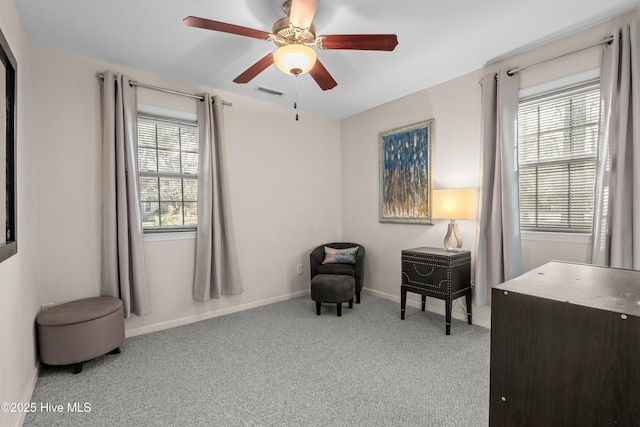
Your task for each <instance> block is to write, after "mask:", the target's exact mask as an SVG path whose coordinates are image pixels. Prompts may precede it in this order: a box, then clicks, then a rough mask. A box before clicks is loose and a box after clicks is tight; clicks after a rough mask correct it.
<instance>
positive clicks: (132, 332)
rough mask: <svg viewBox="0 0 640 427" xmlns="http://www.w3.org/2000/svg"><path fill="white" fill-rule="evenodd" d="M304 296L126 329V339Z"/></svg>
mask: <svg viewBox="0 0 640 427" xmlns="http://www.w3.org/2000/svg"><path fill="white" fill-rule="evenodd" d="M304 295H309V290H305V291H299V292H294V293H291V294H286V295H281V296H277V297H273V298H267V299H264V300H260V301H254V302H250V303H247V304H241V305H236V306H233V307H227V308H222V309H220V310H216V311H209V312H206V313H200V314H195V315H193V316H187V317H181V318H179V319H173V320H168V321H166V322H160V323H155V324H153V325H147V326H142V327H140V328H133V329H128V330H126V331H125V336H126V337H127V338H130V337H135V336H136V335H143V334H149V333H151V332H158V331H162V330H164V329H170V328H175V327H176V326H183V325H188V324H189V323H195V322H200V321H202V320H207V319H212V318H214V317H218V316H224V315H226V314H231V313H237V312H239V311H245V310H249V309H252V308H257V307H261V306H263V305H269V304H273V303H276V302H281V301H287V300H290V299H293V298H298V297H301V296H304Z"/></svg>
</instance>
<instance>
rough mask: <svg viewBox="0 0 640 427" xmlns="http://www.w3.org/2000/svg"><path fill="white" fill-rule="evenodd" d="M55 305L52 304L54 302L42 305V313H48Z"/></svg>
mask: <svg viewBox="0 0 640 427" xmlns="http://www.w3.org/2000/svg"><path fill="white" fill-rule="evenodd" d="M54 305H55V304H54V303H52V302H48V303H46V304H42V305H41V306H40V311H47V310H49V309H50V308H51V307H53V306H54Z"/></svg>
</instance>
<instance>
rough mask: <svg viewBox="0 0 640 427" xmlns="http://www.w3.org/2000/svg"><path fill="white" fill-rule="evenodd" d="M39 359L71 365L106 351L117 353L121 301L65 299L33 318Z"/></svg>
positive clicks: (76, 366)
mask: <svg viewBox="0 0 640 427" xmlns="http://www.w3.org/2000/svg"><path fill="white" fill-rule="evenodd" d="M36 324H37V331H38V346H39V354H40V360H41V361H42V362H43V363H46V364H47V365H73V373H74V374H77V373H79V372H81V371H82V362H86V361H87V360H91V359H95V358H96V357H98V356H102V355H104V354H107V353H111V354H117V353H120V345H121V344H122V343H123V342H124V314H123V308H122V301H121V300H120V299H118V298H113V297H94V298H86V299H81V300H76V301H71V302H67V303H64V304H60V305H57V306H55V307H52V308H50V309H49V310H46V311H43V312H41V313H39V314H38V316H37V317H36Z"/></svg>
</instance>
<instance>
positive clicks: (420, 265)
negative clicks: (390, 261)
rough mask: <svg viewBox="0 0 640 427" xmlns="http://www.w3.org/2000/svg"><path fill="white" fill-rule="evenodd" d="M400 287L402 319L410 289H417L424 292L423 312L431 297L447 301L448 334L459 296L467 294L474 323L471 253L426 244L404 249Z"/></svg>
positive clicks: (469, 315)
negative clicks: (453, 310) (452, 312)
mask: <svg viewBox="0 0 640 427" xmlns="http://www.w3.org/2000/svg"><path fill="white" fill-rule="evenodd" d="M400 290H401V303H400V318H401V319H402V320H404V312H405V307H406V305H407V292H414V293H417V294H420V295H422V311H424V310H425V305H426V299H427V297H428V296H429V297H432V298H438V299H442V300H444V301H445V313H446V333H447V335H450V334H451V307H452V305H453V304H452V303H453V300H455V299H457V298H460V297H462V296H464V297H465V299H466V303H467V320H468V322H469V324H471V252H469V251H460V252H458V251H447V250H445V249H440V248H426V247H422V248H415V249H406V250H403V251H402V285H401V286H400Z"/></svg>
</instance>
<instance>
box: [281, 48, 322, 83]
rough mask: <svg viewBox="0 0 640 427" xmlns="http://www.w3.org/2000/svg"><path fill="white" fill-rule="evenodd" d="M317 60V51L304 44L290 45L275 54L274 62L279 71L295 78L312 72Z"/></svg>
mask: <svg viewBox="0 0 640 427" xmlns="http://www.w3.org/2000/svg"><path fill="white" fill-rule="evenodd" d="M316 58H317V56H316V51H315V50H313V49H311V48H310V47H309V46H306V45H303V44H288V45H286V46H282V47H280V48H278V50H276V51H275V52H274V53H273V62H275V63H276V66H277V67H278V69H279V70H280V71H282V72H283V73H285V74H291V75H294V76H297V75H300V74H305V73H308V72H309V71H311V69H312V68H313V66H314V65H315V64H316Z"/></svg>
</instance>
